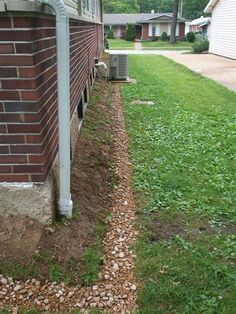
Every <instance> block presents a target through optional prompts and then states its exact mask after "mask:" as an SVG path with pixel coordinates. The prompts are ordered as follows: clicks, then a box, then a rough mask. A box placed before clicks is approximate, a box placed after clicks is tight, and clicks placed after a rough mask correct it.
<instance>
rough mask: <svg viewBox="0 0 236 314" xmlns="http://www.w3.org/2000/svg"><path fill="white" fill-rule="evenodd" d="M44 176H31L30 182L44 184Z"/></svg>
mask: <svg viewBox="0 0 236 314" xmlns="http://www.w3.org/2000/svg"><path fill="white" fill-rule="evenodd" d="M46 178H47V177H46V175H45V174H32V175H31V182H45V181H46Z"/></svg>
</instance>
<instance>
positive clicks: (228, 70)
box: [166, 53, 236, 92]
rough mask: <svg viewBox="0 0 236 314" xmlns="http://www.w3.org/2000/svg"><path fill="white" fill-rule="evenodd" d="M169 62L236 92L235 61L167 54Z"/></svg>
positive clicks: (205, 56) (207, 56)
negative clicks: (171, 61)
mask: <svg viewBox="0 0 236 314" xmlns="http://www.w3.org/2000/svg"><path fill="white" fill-rule="evenodd" d="M166 56H167V57H168V58H170V59H171V60H174V61H175V62H178V63H180V64H183V65H185V66H187V67H188V68H189V69H191V70H193V71H195V72H197V73H199V74H202V75H203V76H206V77H208V78H210V79H212V80H214V81H216V82H218V83H220V84H221V85H224V86H225V87H227V88H228V89H230V90H233V91H235V92H236V61H235V60H231V59H227V58H224V57H220V56H216V55H212V54H201V55H194V54H177V53H175V54H171V55H170V54H168V55H166Z"/></svg>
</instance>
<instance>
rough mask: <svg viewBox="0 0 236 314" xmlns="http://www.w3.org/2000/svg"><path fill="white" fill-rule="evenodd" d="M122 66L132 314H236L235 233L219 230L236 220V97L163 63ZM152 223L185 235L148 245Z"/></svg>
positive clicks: (153, 59)
mask: <svg viewBox="0 0 236 314" xmlns="http://www.w3.org/2000/svg"><path fill="white" fill-rule="evenodd" d="M129 62H130V63H129V64H130V77H132V78H135V79H136V80H137V82H138V84H137V85H132V86H130V85H129V86H128V85H124V86H122V99H123V108H124V113H125V119H126V127H127V130H128V133H129V138H130V157H131V160H132V165H133V177H132V184H133V189H134V191H135V194H136V200H137V208H138V214H139V215H138V216H139V218H138V226H139V229H140V237H139V239H138V241H137V243H136V253H137V261H136V273H137V276H138V279H139V280H140V286H141V288H140V290H139V295H138V303H139V313H140V314H154V313H179V314H190V313H191V314H192V313H196V314H199V313H207V314H231V313H235V308H236V298H235V295H236V267H235V265H236V255H235V253H236V235H235V233H234V234H227V232H225V230H227V228H228V227H229V226H232V225H235V222H236V213H235V212H236V210H235V208H236V207H235V205H236V204H235V199H236V181H235V173H236V163H235V161H236V157H235V156H236V131H235V130H236V106H235V104H236V94H235V93H233V92H230V91H228V90H227V89H226V88H224V87H222V86H220V85H218V84H217V83H215V82H213V81H211V80H208V79H206V78H204V77H202V76H199V75H197V74H194V73H193V72H191V71H190V70H188V69H187V68H185V67H183V66H181V65H178V64H176V63H174V62H172V61H170V60H168V59H166V58H164V57H160V56H148V57H146V56H130V59H129ZM138 99H140V100H152V101H154V102H155V105H154V106H145V105H132V101H134V100H138ZM155 222H160V224H161V225H162V227H165V228H166V229H167V230H168V228H169V226H170V225H177V226H181V227H182V228H184V229H186V234H185V236H182V237H181V236H179V235H177V234H173V235H172V237H169V238H168V237H166V238H165V237H163V238H160V239H159V240H157V239H156V240H152V239H153V237H152V236H153V233H155V232H154V231H153V226H154V224H155ZM202 227H207V228H210V230H211V231H212V232H211V233H207V232H204V231H203V232H198V231H199V228H202ZM202 230H203V229H202ZM157 231H158V228H157Z"/></svg>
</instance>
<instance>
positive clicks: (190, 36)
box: [186, 32, 196, 43]
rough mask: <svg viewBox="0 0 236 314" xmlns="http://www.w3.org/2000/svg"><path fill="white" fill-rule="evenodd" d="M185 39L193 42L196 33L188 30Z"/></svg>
mask: <svg viewBox="0 0 236 314" xmlns="http://www.w3.org/2000/svg"><path fill="white" fill-rule="evenodd" d="M186 39H187V41H188V42H189V43H194V42H195V40H196V35H195V33H194V32H189V33H188V34H187V35H186Z"/></svg>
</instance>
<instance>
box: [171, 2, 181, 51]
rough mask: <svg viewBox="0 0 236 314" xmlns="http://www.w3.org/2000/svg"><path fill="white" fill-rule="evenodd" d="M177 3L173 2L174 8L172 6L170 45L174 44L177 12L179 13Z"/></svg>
mask: <svg viewBox="0 0 236 314" xmlns="http://www.w3.org/2000/svg"><path fill="white" fill-rule="evenodd" d="M179 1H180V0H174V6H173V19H172V24H171V34H170V43H171V44H172V45H174V44H176V36H175V34H176V26H177V20H178V11H179Z"/></svg>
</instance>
